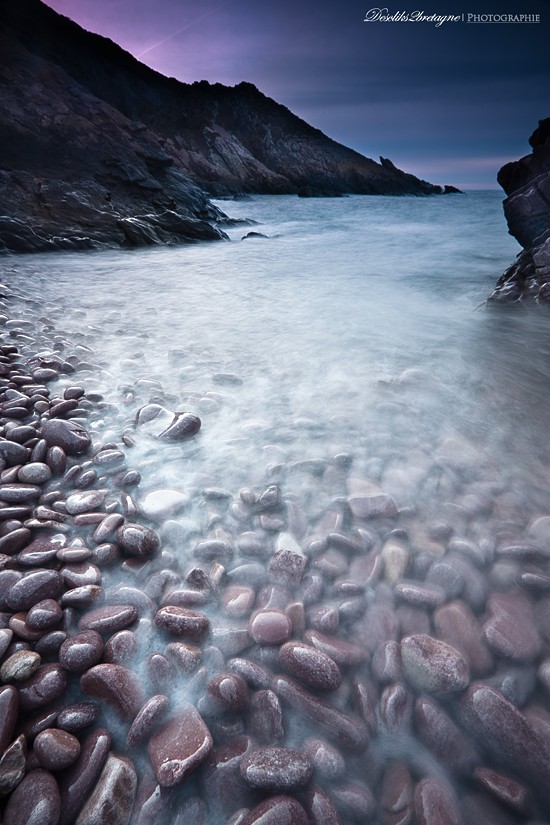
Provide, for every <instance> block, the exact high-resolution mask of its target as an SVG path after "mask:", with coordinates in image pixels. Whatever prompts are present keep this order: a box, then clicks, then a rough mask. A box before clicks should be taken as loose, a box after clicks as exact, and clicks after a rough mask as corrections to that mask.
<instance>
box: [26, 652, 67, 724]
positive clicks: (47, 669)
mask: <svg viewBox="0 0 550 825" xmlns="http://www.w3.org/2000/svg"><path fill="white" fill-rule="evenodd" d="M66 687H67V674H66V672H65V670H64V669H63V668H62V667H61V665H58V664H45V665H40V666H39V667H38V669H37V670H36V671H35V672H34V673H33V675H32V676H31V677H30V678H29V679H27V680H26V681H24V682H22V683H21V685H20V686H19V706H20V708H21V710H23V711H27V712H28V711H34V710H39V709H40V708H43V707H47V706H48V705H50V704H51V703H52V702H54V701H55V700H56V699H59V698H60V697H61V696H62V695H63V693H64V692H65V688H66Z"/></svg>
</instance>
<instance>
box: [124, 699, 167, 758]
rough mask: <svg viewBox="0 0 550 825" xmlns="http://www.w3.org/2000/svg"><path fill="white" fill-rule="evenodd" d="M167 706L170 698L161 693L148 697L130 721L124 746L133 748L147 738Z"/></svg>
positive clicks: (162, 716)
mask: <svg viewBox="0 0 550 825" xmlns="http://www.w3.org/2000/svg"><path fill="white" fill-rule="evenodd" d="M169 707H170V700H169V699H168V697H167V696H164V695H163V694H157V695H156V696H152V697H151V698H150V699H148V700H147V701H146V702H145V704H144V705H143V707H142V708H141V709H140V711H139V713H138V714H137V716H136V718H135V719H134V721H133V722H132V725H131V727H130V730H129V731H128V736H127V737H126V748H127V749H131V748H134V747H136V745H139V744H141V743H142V742H144V741H145V740H146V739H148V738H149V736H150V735H151V734H152V732H153V731H154V730H155V728H156V727H158V725H159V724H160V722H161V721H162V720H163V718H164V717H165V715H166V713H167V711H168V708H169Z"/></svg>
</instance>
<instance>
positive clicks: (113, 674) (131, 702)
mask: <svg viewBox="0 0 550 825" xmlns="http://www.w3.org/2000/svg"><path fill="white" fill-rule="evenodd" d="M80 688H81V690H82V692H83V693H85V694H86V695H87V696H91V697H92V698H93V699H98V700H100V701H101V700H102V701H103V702H105V703H106V704H107V705H109V707H111V708H112V709H113V710H114V711H115V712H116V713H117V714H118V715H119V716H120V717H121V718H122V719H127V720H132V719H134V718H135V716H136V714H137V712H138V711H139V709H140V707H141V706H142V705H143V702H144V696H143V688H142V685H141V681H140V680H139V678H138V676H137V675H136V674H135V673H134V672H133V671H131V670H128V668H125V667H123V666H122V665H113V664H107V663H105V664H99V665H95V667H91V668H90V669H89V670H87V671H86V672H85V673H84V674H83V675H82V676H81V677H80Z"/></svg>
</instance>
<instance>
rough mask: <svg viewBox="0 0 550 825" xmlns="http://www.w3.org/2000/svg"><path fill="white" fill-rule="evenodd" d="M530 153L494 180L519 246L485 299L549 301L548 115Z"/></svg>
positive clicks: (530, 140) (538, 128)
mask: <svg viewBox="0 0 550 825" xmlns="http://www.w3.org/2000/svg"><path fill="white" fill-rule="evenodd" d="M529 143H530V145H531V147H532V149H533V151H532V152H531V154H529V155H526V156H525V157H523V158H521V159H520V160H518V161H514V162H512V163H507V164H506V165H505V166H503V167H502V169H501V170H500V171H499V173H498V177H497V180H498V182H499V184H500V185H501V186H502V188H503V189H504V191H505V193H506V195H507V197H506V199H505V201H504V214H505V216H506V220H507V221H508V229H509V232H510V234H511V235H513V236H514V238H516V239H517V240H518V241H519V243H520V244H521V245H522V246H523V251H522V252H520V253H519V255H518V256H517V258H516V260H515V261H514V263H513V264H512V265H511V266H510V267H508V269H507V270H506V272H504V274H503V275H501V277H500V279H499V280H498V282H497V285H496V287H495V289H494V290H493V292H492V293H491V295H490V296H489V299H488V301H489V303H490V304H512V303H524V302H535V303H537V304H550V117H548V118H545V119H544V120H540V121H539V125H538V127H537V128H536V129H535V131H534V132H533V134H532V135H531V137H530V138H529Z"/></svg>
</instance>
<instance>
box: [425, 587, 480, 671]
mask: <svg viewBox="0 0 550 825" xmlns="http://www.w3.org/2000/svg"><path fill="white" fill-rule="evenodd" d="M434 627H435V629H436V631H437V633H438V635H439V636H440V637H441V639H442V641H444V642H446V643H447V644H449V645H451V646H452V647H454V648H456V650H458V651H460V653H462V655H463V656H464V658H465V659H466V661H467V662H468V664H469V666H470V672H471V674H472V676H474V677H480V676H486V675H487V674H488V673H490V672H491V671H492V669H493V656H492V654H491V652H490V651H489V649H488V647H487V645H486V644H485V642H484V641H483V639H482V638H481V633H480V628H479V626H478V623H477V620H476V617H475V615H474V614H473V613H472V611H471V610H470V608H469V607H468V605H467V604H466V603H465V602H462V601H456V602H451V603H450V604H447V605H445V606H444V607H441V608H440V609H439V610H437V611H436V613H435V614H434Z"/></svg>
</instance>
